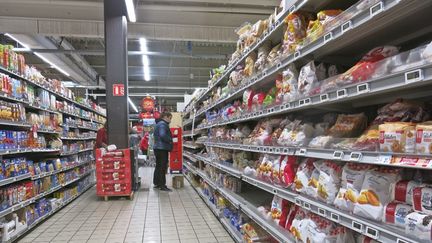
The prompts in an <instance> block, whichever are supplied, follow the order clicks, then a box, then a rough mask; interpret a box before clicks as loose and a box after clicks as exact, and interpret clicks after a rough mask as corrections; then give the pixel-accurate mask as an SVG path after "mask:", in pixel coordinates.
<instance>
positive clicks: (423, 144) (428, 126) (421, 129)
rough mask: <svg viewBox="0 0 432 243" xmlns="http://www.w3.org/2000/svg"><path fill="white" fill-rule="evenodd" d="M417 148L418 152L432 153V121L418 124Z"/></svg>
mask: <svg viewBox="0 0 432 243" xmlns="http://www.w3.org/2000/svg"><path fill="white" fill-rule="evenodd" d="M415 150H416V153H418V154H432V121H431V122H425V123H422V124H418V125H417V126H416V144H415Z"/></svg>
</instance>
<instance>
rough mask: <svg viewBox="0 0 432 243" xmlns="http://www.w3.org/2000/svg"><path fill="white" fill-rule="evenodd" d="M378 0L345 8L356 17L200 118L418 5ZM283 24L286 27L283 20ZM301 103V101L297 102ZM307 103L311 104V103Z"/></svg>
mask: <svg viewBox="0 0 432 243" xmlns="http://www.w3.org/2000/svg"><path fill="white" fill-rule="evenodd" d="M296 2H300V7H301V4H303V3H305V2H308V1H296ZM371 2H373V1H371ZM376 2H377V3H375V4H373V5H371V6H369V8H366V9H363V10H362V11H360V12H358V9H357V8H355V5H354V6H353V7H352V8H349V9H348V10H346V11H345V12H348V13H346V15H347V16H351V15H352V17H350V18H348V19H346V20H345V21H344V22H341V23H340V24H339V25H337V26H335V27H334V28H333V29H331V30H330V31H328V32H327V33H326V34H325V35H322V36H320V37H318V38H317V39H316V40H314V41H313V42H310V43H308V44H307V45H304V46H302V47H301V48H300V49H299V50H297V51H296V52H295V53H292V54H289V55H288V56H287V57H285V58H283V59H282V60H281V61H280V62H278V63H277V64H276V65H275V66H272V67H268V68H265V69H264V70H263V71H262V72H261V73H258V74H256V75H255V76H253V77H251V78H249V80H247V81H246V82H243V85H242V86H240V87H239V88H237V89H234V90H233V91H232V92H231V93H230V94H228V95H227V97H225V98H221V99H219V100H218V101H216V102H214V103H213V104H211V105H209V106H208V107H205V108H203V109H200V110H199V111H198V112H197V114H196V117H200V116H202V115H203V114H205V112H207V111H208V110H211V109H213V108H215V107H218V106H221V105H223V104H225V103H227V102H229V101H232V100H234V99H236V98H239V97H241V95H242V94H243V92H244V91H245V90H246V89H248V88H251V87H254V86H262V85H263V83H264V82H268V81H274V78H275V77H276V74H277V73H279V72H281V71H282V70H283V69H284V68H286V67H287V66H288V65H289V64H291V63H294V62H297V61H304V60H307V59H308V58H309V56H311V55H314V56H316V55H318V53H319V56H322V55H324V54H325V53H329V52H330V49H331V48H328V46H329V45H331V46H332V47H338V48H342V47H343V46H346V45H348V44H349V43H355V41H356V40H362V38H364V37H365V35H367V36H371V35H373V34H374V33H377V32H378V31H380V29H381V28H382V25H385V24H387V25H388V24H389V19H399V18H401V17H402V16H401V15H400V14H398V15H397V14H396V13H397V11H400V9H403V8H406V7H408V6H409V7H410V8H412V7H413V6H414V5H415V4H413V3H410V2H409V1H399V0H383V1H376ZM415 2H417V5H415V6H414V7H415V9H420V8H421V7H422V6H423V5H424V4H425V2H423V3H422V2H419V1H415ZM426 4H427V3H426ZM300 7H299V8H300ZM395 7H397V8H395ZM296 9H298V8H295V9H293V11H295V10H296ZM393 10H394V11H393ZM341 15H343V14H341ZM279 25H280V26H283V23H281V24H279ZM360 27H361V28H360ZM352 30H356V33H355V35H354V34H353V33H351V32H352ZM362 30H367V31H362ZM272 33H273V32H272ZM280 36H282V35H280ZM346 36H349V37H350V38H347V37H346ZM342 37H344V38H342ZM260 44H261V42H260ZM258 46H260V45H257V46H254V48H251V50H250V51H255V50H256V49H257V47H258ZM333 49H334V48H333ZM250 51H247V53H250ZM245 56H247V55H245ZM245 56H243V57H245ZM242 61H243V59H242ZM238 64H239V63H235V65H232V66H231V67H230V68H228V69H227V71H226V72H225V73H224V75H222V77H221V79H219V80H218V82H216V83H217V84H219V81H220V80H222V79H224V78H226V77H227V75H228V74H229V73H230V72H231V71H232V70H233V69H234V68H235V67H236V66H237V65H238ZM217 84H216V85H214V86H211V87H209V88H208V90H207V92H205V93H204V95H203V97H205V95H206V94H208V92H210V91H211V90H212V89H213V88H214V87H215V86H217ZM361 92H362V93H365V92H368V91H367V90H364V89H362V90H361ZM329 98H330V97H329ZM339 98H340V97H339ZM199 100H200V99H199ZM298 102H300V101H297V103H298ZM302 102H304V101H302ZM303 105H304V104H303ZM306 105H309V103H308V104H306Z"/></svg>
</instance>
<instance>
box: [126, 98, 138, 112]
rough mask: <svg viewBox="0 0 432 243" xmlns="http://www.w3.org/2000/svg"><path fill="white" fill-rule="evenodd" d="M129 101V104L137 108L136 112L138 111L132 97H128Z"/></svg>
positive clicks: (135, 108)
mask: <svg viewBox="0 0 432 243" xmlns="http://www.w3.org/2000/svg"><path fill="white" fill-rule="evenodd" d="M128 101H129V104H130V105H131V106H132V108H133V109H134V110H135V112H138V109H137V107H136V106H135V104H134V103H133V102H132V100H131V98H129V97H128Z"/></svg>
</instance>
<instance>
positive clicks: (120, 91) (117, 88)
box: [113, 84, 125, 96]
mask: <svg viewBox="0 0 432 243" xmlns="http://www.w3.org/2000/svg"><path fill="white" fill-rule="evenodd" d="M124 94H125V88H124V84H113V96H124Z"/></svg>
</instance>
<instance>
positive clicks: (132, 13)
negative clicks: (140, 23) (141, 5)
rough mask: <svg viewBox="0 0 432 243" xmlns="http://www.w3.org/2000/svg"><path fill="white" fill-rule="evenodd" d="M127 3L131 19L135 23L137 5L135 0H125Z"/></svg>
mask: <svg viewBox="0 0 432 243" xmlns="http://www.w3.org/2000/svg"><path fill="white" fill-rule="evenodd" d="M125 4H126V11H127V14H128V19H129V21H130V22H132V23H135V22H136V15H135V7H134V3H133V0H125Z"/></svg>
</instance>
